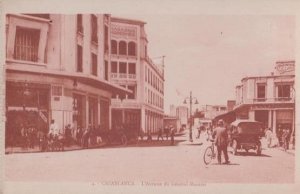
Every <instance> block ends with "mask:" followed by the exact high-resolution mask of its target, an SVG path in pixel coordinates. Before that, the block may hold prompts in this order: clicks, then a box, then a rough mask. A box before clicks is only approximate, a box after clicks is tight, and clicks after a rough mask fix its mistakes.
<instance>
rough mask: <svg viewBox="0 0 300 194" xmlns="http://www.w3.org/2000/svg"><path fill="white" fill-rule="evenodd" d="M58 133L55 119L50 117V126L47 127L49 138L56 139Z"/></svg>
mask: <svg viewBox="0 0 300 194" xmlns="http://www.w3.org/2000/svg"><path fill="white" fill-rule="evenodd" d="M58 134H59V129H58V126H57V124H56V123H55V120H54V119H52V120H51V124H50V127H49V133H48V135H49V138H50V140H52V139H56V138H57V136H58Z"/></svg>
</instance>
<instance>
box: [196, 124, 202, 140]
mask: <svg viewBox="0 0 300 194" xmlns="http://www.w3.org/2000/svg"><path fill="white" fill-rule="evenodd" d="M197 130H198V135H197V137H196V138H197V139H199V138H200V134H201V126H199V127H198V128H197Z"/></svg>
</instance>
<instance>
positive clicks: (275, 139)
mask: <svg viewBox="0 0 300 194" xmlns="http://www.w3.org/2000/svg"><path fill="white" fill-rule="evenodd" d="M265 137H266V140H267V145H268V147H269V148H271V147H283V148H284V150H288V149H290V146H289V145H290V143H292V145H293V146H295V135H294V134H292V131H291V130H290V129H289V128H283V127H281V126H280V125H279V126H278V128H277V130H276V132H275V133H274V132H272V130H271V128H267V129H266V130H265Z"/></svg>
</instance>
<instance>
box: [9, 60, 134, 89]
mask: <svg viewBox="0 0 300 194" xmlns="http://www.w3.org/2000/svg"><path fill="white" fill-rule="evenodd" d="M29 69H30V70H28V69H25V68H20V67H16V66H14V65H6V71H7V72H26V73H31V74H39V75H41V74H42V75H50V76H57V77H64V78H70V79H73V81H74V83H75V82H80V83H85V84H88V85H92V86H93V87H96V88H99V89H103V90H107V91H110V92H112V93H113V94H119V95H124V94H131V93H132V91H131V90H128V89H126V88H124V87H122V86H119V85H116V84H112V83H110V82H109V81H106V80H100V79H98V78H97V77H94V76H92V75H86V74H82V73H77V72H65V71H58V70H49V69H42V68H41V69H34V68H29Z"/></svg>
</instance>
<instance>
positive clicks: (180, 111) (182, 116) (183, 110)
mask: <svg viewBox="0 0 300 194" xmlns="http://www.w3.org/2000/svg"><path fill="white" fill-rule="evenodd" d="M176 117H177V118H178V119H179V123H180V126H181V127H183V126H185V127H187V125H188V117H189V109H188V108H187V107H185V106H178V107H176Z"/></svg>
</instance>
